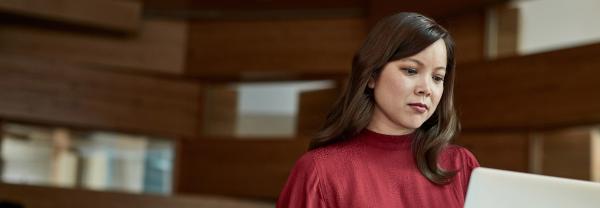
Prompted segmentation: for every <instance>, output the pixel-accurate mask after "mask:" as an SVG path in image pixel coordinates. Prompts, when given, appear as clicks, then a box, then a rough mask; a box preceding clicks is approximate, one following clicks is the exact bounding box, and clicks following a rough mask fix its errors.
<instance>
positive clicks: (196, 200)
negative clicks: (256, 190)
mask: <svg viewBox="0 0 600 208" xmlns="http://www.w3.org/2000/svg"><path fill="white" fill-rule="evenodd" d="M0 196H1V197H0V201H10V202H13V203H19V204H21V205H23V206H24V207H27V208H80V207H86V208H105V207H111V208H130V207H140V208H165V207H177V208H198V207H222V208H267V207H273V204H272V203H267V202H255V201H249V200H240V199H234V198H224V197H207V196H195V197H191V196H158V195H141V194H126V193H116V192H98V191H86V190H80V189H64V188H50V187H39V186H28V185H13V184H3V183H0Z"/></svg>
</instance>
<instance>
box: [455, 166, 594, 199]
mask: <svg viewBox="0 0 600 208" xmlns="http://www.w3.org/2000/svg"><path fill="white" fill-rule="evenodd" d="M538 207H539V208H600V183H596V182H589V181H580V180H573V179H565V178H558V177H550V176H541V175H534V174H527V173H519V172H512V171H505V170H496V169H490V168H476V169H475V170H473V173H472V174H471V180H470V182H469V189H468V191H467V198H466V201H465V208H538Z"/></svg>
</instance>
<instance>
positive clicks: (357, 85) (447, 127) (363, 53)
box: [309, 13, 459, 184]
mask: <svg viewBox="0 0 600 208" xmlns="http://www.w3.org/2000/svg"><path fill="white" fill-rule="evenodd" d="M439 39H442V40H444V43H445V45H446V52H447V59H448V60H447V66H446V77H445V79H444V82H443V83H444V92H443V94H442V98H441V100H440V103H439V104H438V105H439V106H438V107H437V109H436V111H435V112H434V113H433V114H432V115H431V117H430V118H429V119H427V120H426V121H425V122H424V123H423V124H422V125H421V126H420V127H419V128H418V129H416V130H415V133H414V134H415V139H414V140H413V142H412V152H413V155H414V158H415V162H416V164H417V167H418V168H419V170H420V171H421V173H422V174H423V175H424V176H425V177H427V179H429V180H430V181H431V182H433V183H436V184H446V183H448V182H450V181H451V180H452V178H453V177H454V175H455V173H456V172H455V171H447V170H444V169H442V168H440V167H439V166H438V156H439V154H440V152H441V151H442V150H443V149H444V148H445V147H446V146H447V145H448V144H449V143H450V140H451V139H452V138H453V137H454V135H455V134H456V133H457V132H458V130H459V121H458V117H457V116H456V111H455V109H454V105H453V94H454V93H453V91H454V71H455V70H454V68H455V62H454V41H453V40H452V38H451V37H450V34H449V33H448V31H446V29H444V28H443V27H442V26H441V25H439V24H437V23H436V22H435V21H434V20H432V19H430V18H427V17H425V16H423V15H421V14H417V13H398V14H395V15H392V16H389V17H386V18H384V19H382V20H381V21H379V22H378V23H377V24H376V25H375V26H374V27H373V29H371V31H370V32H369V34H368V36H367V39H366V40H365V42H364V43H363V45H362V47H361V48H360V49H359V50H358V51H357V53H356V54H355V55H354V59H353V60H352V73H351V75H350V80H349V81H348V82H347V85H346V88H345V90H344V92H343V93H342V94H341V96H340V97H339V98H338V100H337V101H336V102H335V104H334V106H333V108H332V110H331V111H330V112H329V114H328V115H327V119H326V120H325V123H324V125H323V127H322V128H321V129H320V131H319V132H317V135H316V137H315V138H314V139H313V140H312V141H311V143H310V147H309V149H315V148H318V147H322V146H326V145H329V144H333V143H337V142H340V141H344V140H348V139H351V138H352V137H353V136H355V135H356V134H358V133H359V132H360V131H362V130H363V129H364V128H365V127H366V126H367V125H368V124H369V122H370V121H371V116H372V114H373V109H374V106H375V100H374V99H373V97H372V96H370V94H371V93H372V92H370V90H371V89H370V88H368V87H367V83H368V82H369V79H370V78H374V77H377V76H378V75H379V73H380V72H381V70H382V69H383V67H384V66H385V64H387V63H388V62H391V61H395V60H399V59H402V58H406V57H409V56H412V55H415V54H417V53H419V52H420V51H422V50H423V49H425V48H427V47H428V46H429V45H431V44H433V43H434V42H435V41H437V40H439Z"/></svg>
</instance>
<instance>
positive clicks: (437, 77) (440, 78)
mask: <svg viewBox="0 0 600 208" xmlns="http://www.w3.org/2000/svg"><path fill="white" fill-rule="evenodd" d="M433 80H434V81H436V82H443V81H444V77H443V76H433Z"/></svg>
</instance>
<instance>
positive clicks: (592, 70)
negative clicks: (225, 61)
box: [456, 44, 600, 129]
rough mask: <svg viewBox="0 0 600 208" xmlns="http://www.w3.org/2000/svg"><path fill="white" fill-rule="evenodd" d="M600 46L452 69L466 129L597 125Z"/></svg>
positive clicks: (498, 60) (599, 113)
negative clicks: (599, 57) (455, 74)
mask: <svg viewBox="0 0 600 208" xmlns="http://www.w3.org/2000/svg"><path fill="white" fill-rule="evenodd" d="M598 53H600V44H594V45H588V46H582V47H576V48H570V49H563V50H558V51H554V52H547V53H541V54H535V55H527V56H519V57H510V58H503V59H497V60H493V61H487V62H481V63H474V64H464V65H459V66H458V67H457V73H458V75H457V80H456V102H457V108H458V110H459V113H460V114H459V115H460V117H461V121H462V124H463V128H465V129H546V128H556V127H567V126H576V125H583V124H597V123H599V122H600V96H595V95H596V94H598V92H597V83H600V71H598V68H599V67H600V59H598V57H596V54H598Z"/></svg>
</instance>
